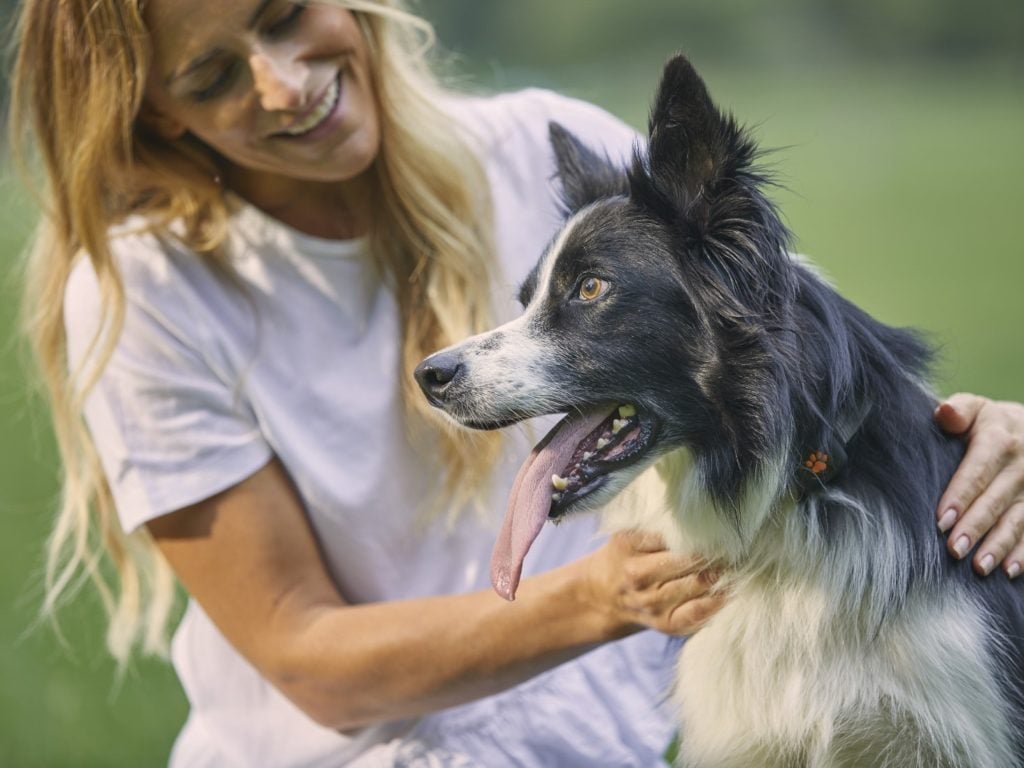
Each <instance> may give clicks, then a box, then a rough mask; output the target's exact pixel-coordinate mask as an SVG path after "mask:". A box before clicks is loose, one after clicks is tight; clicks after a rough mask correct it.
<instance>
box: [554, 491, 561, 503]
mask: <svg viewBox="0 0 1024 768" xmlns="http://www.w3.org/2000/svg"><path fill="white" fill-rule="evenodd" d="M551 500H552V501H553V502H555V504H557V503H558V502H560V501H561V500H562V494H560V493H552V494H551Z"/></svg>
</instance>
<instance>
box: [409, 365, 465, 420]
mask: <svg viewBox="0 0 1024 768" xmlns="http://www.w3.org/2000/svg"><path fill="white" fill-rule="evenodd" d="M461 371H462V363H461V361H460V360H459V357H458V356H457V355H453V354H450V353H447V352H440V353H438V354H436V355H431V356H430V357H428V358H427V359H426V360H424V361H423V362H422V363H420V364H419V365H417V366H416V370H415V371H414V372H413V375H414V376H415V377H416V381H417V383H418V384H419V385H420V389H422V390H423V394H425V395H426V396H427V400H429V401H430V404H431V405H434V406H437V407H441V406H442V405H444V397H445V393H446V392H447V391H448V389H449V387H451V384H452V382H453V381H455V378H456V377H457V376H458V375H459V373H460V372H461Z"/></svg>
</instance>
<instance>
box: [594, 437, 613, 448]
mask: <svg viewBox="0 0 1024 768" xmlns="http://www.w3.org/2000/svg"><path fill="white" fill-rule="evenodd" d="M610 442H611V440H609V439H608V438H607V437H602V438H598V441H597V450H599V451H600V450H601V449H602V448H604V447H605V446H606V445H608V443H610Z"/></svg>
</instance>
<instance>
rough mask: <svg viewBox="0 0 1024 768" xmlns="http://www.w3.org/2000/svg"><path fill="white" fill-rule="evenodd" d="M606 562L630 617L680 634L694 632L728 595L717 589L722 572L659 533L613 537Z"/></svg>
mask: <svg viewBox="0 0 1024 768" xmlns="http://www.w3.org/2000/svg"><path fill="white" fill-rule="evenodd" d="M608 547H609V548H610V552H609V560H608V561H607V562H606V563H605V567H607V568H609V569H611V570H612V571H613V572H614V576H613V578H612V579H611V582H612V585H613V586H612V592H613V593H614V594H613V595H612V599H613V600H614V601H615V602H616V603H617V605H618V610H619V611H620V612H621V613H622V614H623V615H624V616H625V617H626V619H627V620H628V621H631V622H634V623H636V624H642V625H644V626H647V627H650V628H652V629H657V630H659V631H661V632H666V633H669V634H674V635H685V634H692V633H693V632H695V631H696V630H697V629H698V628H699V627H700V626H701V625H702V624H703V623H704V622H705V621H706V620H707V619H708V618H709V617H710V616H711V615H712V613H713V612H714V611H715V610H717V609H718V607H719V606H720V605H721V603H722V600H723V599H724V598H723V597H722V595H720V594H715V593H712V591H711V589H712V586H713V585H714V583H715V581H716V579H717V578H718V572H717V571H716V570H715V569H712V568H708V566H707V563H706V562H705V561H704V560H702V559H700V558H694V557H685V556H682V555H677V554H674V553H672V552H669V551H667V550H665V548H664V542H663V541H662V539H661V538H660V537H658V536H653V535H651V534H642V533H638V532H621V533H616V534H614V535H613V536H612V537H611V539H610V540H609V544H608Z"/></svg>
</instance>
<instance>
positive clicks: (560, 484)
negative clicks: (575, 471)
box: [551, 475, 569, 491]
mask: <svg viewBox="0 0 1024 768" xmlns="http://www.w3.org/2000/svg"><path fill="white" fill-rule="evenodd" d="M551 485H553V486H554V487H555V490H556V491H564V490H565V489H566V488H568V487H569V481H568V480H567V479H565V478H564V477H559V476H558V475H552V476H551Z"/></svg>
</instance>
